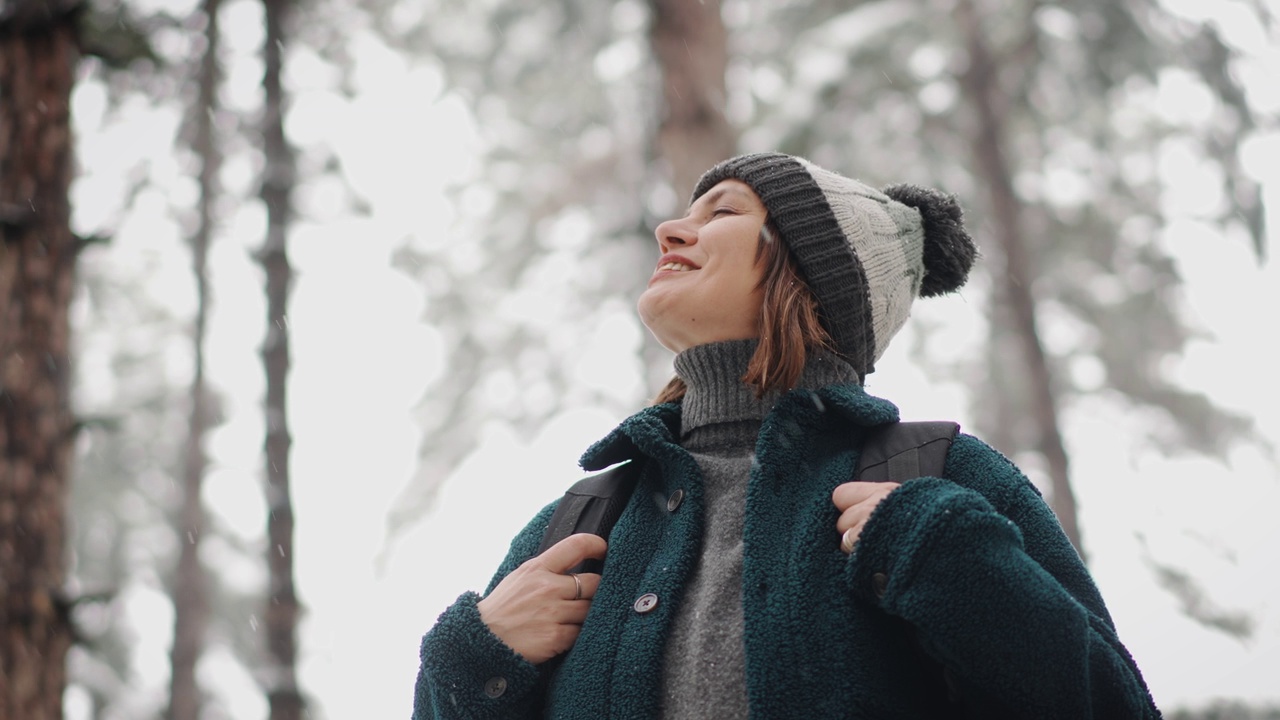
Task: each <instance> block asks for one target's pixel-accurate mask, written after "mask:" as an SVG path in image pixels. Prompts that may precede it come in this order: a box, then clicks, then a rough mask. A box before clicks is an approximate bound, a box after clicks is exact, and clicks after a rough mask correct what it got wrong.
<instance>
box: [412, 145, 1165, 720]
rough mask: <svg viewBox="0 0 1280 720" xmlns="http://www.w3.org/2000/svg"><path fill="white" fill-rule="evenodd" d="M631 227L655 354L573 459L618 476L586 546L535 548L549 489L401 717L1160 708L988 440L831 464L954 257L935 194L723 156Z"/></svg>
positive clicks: (458, 618) (965, 254) (1047, 518)
mask: <svg viewBox="0 0 1280 720" xmlns="http://www.w3.org/2000/svg"><path fill="white" fill-rule="evenodd" d="M656 236H657V241H658V246H659V252H660V254H661V257H660V258H659V260H658V263H657V266H656V270H655V272H654V275H653V277H652V279H651V280H650V282H649V286H648V289H647V290H646V291H645V292H644V293H643V294H642V295H641V297H640V299H639V303H638V308H639V312H640V317H641V318H642V319H643V321H644V323H645V325H646V326H647V327H648V328H649V330H650V331H651V332H653V334H654V335H655V336H656V337H657V338H658V340H659V341H661V342H662V344H663V345H665V346H666V347H667V348H669V349H670V350H672V351H673V352H675V353H677V356H676V361H675V368H676V378H675V379H673V380H672V382H671V383H670V384H669V385H668V386H667V387H666V389H664V390H663V392H662V393H661V394H660V396H659V398H658V402H657V403H656V404H655V405H653V406H651V407H649V408H646V409H644V410H642V411H640V412H639V413H637V414H636V415H633V416H632V417H630V418H628V419H627V420H626V421H624V422H623V423H622V424H621V425H620V426H619V427H618V428H617V429H616V430H614V431H613V432H612V433H611V434H610V435H609V436H607V437H606V438H604V439H603V440H601V441H600V442H598V443H596V444H595V445H594V446H592V447H591V448H590V449H589V450H587V452H586V454H585V455H584V456H583V458H582V465H583V467H584V468H586V469H587V470H598V469H602V468H604V467H607V466H609V465H613V464H616V463H618V462H621V461H624V460H632V461H634V462H638V463H641V467H642V468H643V469H642V473H641V476H640V480H639V485H638V487H637V490H636V491H635V493H634V494H633V496H632V497H631V500H630V503H629V505H628V506H627V509H626V511H625V512H624V514H623V515H622V517H621V518H620V519H619V521H618V523H617V525H616V526H615V528H614V530H613V532H612V534H611V535H610V536H609V542H608V544H607V547H606V543H605V541H604V540H602V539H600V538H598V537H595V536H594V535H572V536H570V537H568V538H567V539H565V540H564V541H562V542H560V543H558V544H556V545H555V546H553V547H552V548H550V549H549V550H548V551H547V552H545V553H543V554H542V555H539V556H537V557H533V554H534V550H535V548H536V547H537V546H538V543H539V541H540V539H541V537H542V534H543V531H544V530H545V529H546V527H547V522H548V518H549V517H550V515H551V512H552V510H553V509H554V503H553V504H552V505H551V506H548V507H547V508H546V509H544V510H543V511H542V512H541V513H539V514H538V516H537V517H535V518H534V519H533V521H532V522H531V523H529V525H528V527H526V528H525V530H524V531H523V532H521V533H520V535H519V536H517V537H516V538H515V540H514V542H513V543H512V545H511V551H510V554H508V556H507V558H506V560H505V561H504V562H503V564H502V566H501V567H500V568H499V569H498V572H497V574H496V575H495V577H494V579H493V582H492V583H491V584H490V587H489V588H488V590H487V592H486V593H485V595H484V597H483V599H482V598H481V597H480V596H479V595H476V594H475V593H467V594H464V595H463V596H462V597H461V598H459V599H458V601H457V602H456V603H455V604H454V605H453V606H452V607H450V608H449V609H448V610H446V611H445V612H444V613H443V614H442V615H441V617H440V619H439V620H438V622H437V624H436V626H435V627H434V628H433V629H432V630H431V631H430V632H428V633H427V635H426V636H425V638H424V639H423V643H422V668H421V671H420V674H419V679H418V683H417V692H416V701H415V712H414V717H415V718H416V719H418V720H425V719H426V718H454V717H458V718H464V717H465V718H534V717H555V718H591V719H593V720H594V719H596V718H654V717H665V718H728V717H733V718H738V717H752V718H789V717H803V718H837V717H838V718H874V719H881V718H937V717H973V718H998V717H1026V718H1064V719H1067V718H1070V719H1071V720H1079V719H1081V718H1126V719H1128V718H1157V717H1159V711H1158V710H1157V709H1156V708H1155V705H1154V704H1153V703H1152V700H1151V697H1150V694H1149V692H1148V691H1147V689H1146V686H1145V684H1144V682H1143V680H1142V677H1141V674H1140V673H1139V671H1138V668H1137V666H1136V665H1135V664H1134V662H1133V660H1132V659H1131V658H1130V656H1129V654H1128V653H1127V652H1126V650H1125V648H1124V647H1123V645H1121V643H1120V641H1119V640H1118V639H1117V637H1116V634H1115V630H1114V628H1113V626H1112V623H1111V619H1110V617H1109V615H1108V613H1107V610H1106V607H1105V606H1104V604H1103V602H1102V598H1101V597H1100V596H1099V594H1098V591H1097V589H1096V587H1095V586H1094V584H1093V582H1092V580H1091V578H1090V577H1089V574H1088V572H1087V571H1086V570H1085V568H1084V566H1083V564H1082V563H1081V561H1080V558H1079V556H1078V555H1077V554H1076V553H1075V551H1074V550H1073V549H1072V547H1071V545H1070V543H1069V542H1068V541H1067V539H1066V537H1065V536H1064V535H1063V533H1062V531H1061V529H1060V527H1059V526H1058V524H1057V522H1056V520H1055V519H1054V516H1053V514H1052V512H1051V511H1050V510H1049V509H1048V507H1047V506H1046V505H1045V504H1044V502H1043V501H1042V500H1041V498H1040V496H1039V494H1038V493H1037V491H1036V490H1035V488H1034V486H1032V485H1031V484H1030V483H1029V482H1028V481H1027V480H1026V478H1025V477H1023V476H1022V475H1021V473H1019V472H1018V470H1017V469H1016V468H1015V467H1014V466H1013V465H1012V464H1011V463H1009V462H1008V461H1007V460H1006V459H1005V458H1004V457H1002V456H1001V455H1000V454H999V453H997V452H996V451H995V450H993V449H991V448H990V447H988V446H987V445H985V444H983V443H982V442H981V441H979V440H977V439H975V438H973V437H970V436H968V435H963V434H962V435H960V436H958V437H957V438H956V440H955V441H954V443H953V444H952V446H951V449H950V451H949V452H948V455H947V461H946V469H945V472H944V473H943V474H944V475H945V476H946V477H945V478H935V477H924V478H918V479H914V480H910V481H908V482H905V483H902V484H900V485H899V484H895V483H865V482H850V479H851V477H852V472H853V469H854V467H855V464H856V461H857V456H858V454H859V450H858V448H859V447H860V445H861V441H862V439H863V437H864V436H865V435H866V433H867V431H868V430H869V429H870V428H873V427H876V426H879V425H883V424H885V423H890V422H893V421H895V420H897V418H898V412H897V408H895V407H894V406H893V405H891V404H890V403H888V402H886V401H884V400H881V399H878V398H874V397H871V396H869V395H867V394H866V393H865V392H864V391H863V390H862V387H861V380H862V379H863V378H864V377H865V376H866V374H867V373H869V372H871V371H872V369H873V366H874V363H875V361H876V360H877V359H879V358H880V356H881V355H882V354H883V352H884V349H885V346H886V345H887V344H888V342H889V339H890V338H891V337H892V336H893V335H894V333H896V332H897V331H898V329H899V328H901V326H902V325H903V323H904V322H905V321H906V319H907V315H908V311H909V309H910V306H911V302H912V300H913V299H914V298H915V297H916V296H917V295H921V296H930V295H937V294H940V293H946V292H951V291H954V290H956V289H958V288H959V287H960V286H961V285H962V284H963V283H964V281H965V279H966V277H967V275H968V272H969V268H970V266H971V265H972V263H973V260H974V257H975V255H976V252H975V250H974V247H973V243H972V241H971V240H970V239H969V237H968V235H967V234H966V233H965V231H964V229H963V227H962V225H961V215H960V209H959V207H958V206H957V205H956V204H955V202H954V200H953V199H952V198H950V197H949V196H945V195H942V194H941V193H937V192H935V191H932V190H925V189H922V188H917V187H912V186H897V187H891V188H887V189H886V190H885V191H884V192H880V191H877V190H874V189H872V188H870V187H868V186H866V185H863V184H862V183H859V182H856V181H854V180H850V179H848V178H845V177H843V176H840V175H838V174H835V173H832V172H829V171H826V170H823V169H821V168H819V167H817V166H815V165H813V164H811V163H809V162H807V161H805V160H803V159H800V158H795V157H791V156H787V155H780V154H776V153H766V154H758V155H747V156H742V157H738V158H733V159H731V160H727V161H725V162H723V163H721V164H719V165H717V166H716V167H714V168H712V169H711V170H710V171H708V172H707V174H706V175H704V176H703V177H702V179H701V180H700V181H699V183H698V185H697V188H696V190H695V191H694V199H693V202H692V203H691V205H690V207H689V210H688V213H687V214H686V215H685V216H684V217H682V218H679V219H675V220H670V221H667V222H664V223H662V224H661V225H659V226H658V228H657V231H656ZM606 550H607V553H606ZM585 558H605V565H604V570H603V574H602V575H596V574H577V575H569V574H566V573H567V571H568V570H569V569H570V568H572V567H574V566H576V565H577V564H578V563H579V562H580V561H582V560H583V559H585ZM553 658H554V659H555V660H554V661H553ZM549 661H550V662H549Z"/></svg>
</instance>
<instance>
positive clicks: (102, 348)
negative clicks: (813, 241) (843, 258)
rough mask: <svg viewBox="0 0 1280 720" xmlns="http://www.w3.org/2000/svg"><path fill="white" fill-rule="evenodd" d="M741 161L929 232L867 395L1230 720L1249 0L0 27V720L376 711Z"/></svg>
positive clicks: (1246, 336) (615, 376) (1251, 285)
mask: <svg viewBox="0 0 1280 720" xmlns="http://www.w3.org/2000/svg"><path fill="white" fill-rule="evenodd" d="M764 150H778V151H782V152H786V153H791V154H795V155H799V156H803V157H806V158H809V159H811V160H813V161H814V162H816V163H818V164H820V165H822V166H824V167H827V168H831V169H833V170H837V171H840V172H842V173H844V174H846V175H849V176H851V177H858V178H861V179H863V180H865V181H867V182H869V183H871V184H873V185H876V186H883V185H887V184H889V183H894V182H913V183H919V184H923V185H929V186H933V187H938V188H943V189H945V190H946V191H948V192H951V193H955V194H956V195H957V196H958V197H959V198H960V201H961V204H962V205H963V206H964V207H965V208H966V212H967V222H968V224H969V226H970V228H971V231H972V233H973V235H974V238H975V240H976V242H977V244H978V246H979V250H980V253H981V259H980V261H979V263H978V265H977V266H976V268H975V270H974V275H973V277H972V279H971V281H970V283H969V285H968V286H967V287H966V288H965V290H964V291H963V292H962V293H960V294H959V295H958V296H954V297H950V298H946V299H938V300H931V301H928V302H921V303H918V304H917V305H916V310H915V312H914V315H913V317H912V319H911V321H910V322H909V324H908V326H907V328H906V329H905V330H904V331H903V333H902V335H901V336H900V337H899V338H898V339H897V341H896V342H895V344H894V345H893V346H891V348H890V350H889V355H888V356H887V357H886V358H885V360H884V362H882V363H881V367H882V368H883V370H878V371H877V372H876V373H875V374H873V375H871V376H870V377H869V378H868V379H867V383H866V384H867V389H868V391H869V392H871V393H872V394H875V395H879V396H883V397H886V398H889V399H891V400H893V401H894V402H895V403H897V404H898V405H899V406H900V407H901V408H902V411H903V415H904V417H907V418H909V419H954V420H956V421H958V422H960V423H961V425H962V426H963V427H964V428H965V429H966V431H968V432H972V433H974V434H976V435H979V436H980V437H982V438H984V439H985V440H987V441H988V442H990V443H991V444H992V445H994V446H995V447H997V448H998V449H1000V450H1001V451H1002V452H1003V453H1004V454H1005V455H1008V456H1009V457H1010V458H1012V459H1014V460H1015V461H1016V462H1017V464H1018V465H1019V466H1020V467H1021V468H1023V469H1024V470H1026V471H1027V472H1028V475H1029V476H1030V477H1031V479H1032V481H1033V482H1034V483H1035V484H1036V485H1037V487H1038V488H1039V489H1040V490H1041V491H1042V492H1043V493H1044V496H1045V497H1046V499H1047V500H1048V501H1049V502H1050V505H1051V506H1052V508H1053V510H1054V512H1055V513H1056V514H1057V516H1058V518H1059V520H1060V521H1061V523H1062V525H1063V527H1064V529H1065V530H1066V531H1067V533H1068V535H1069V537H1070V538H1071V540H1072V542H1073V543H1074V544H1075V545H1076V547H1077V549H1078V550H1079V551H1080V553H1081V556H1082V557H1084V558H1085V559H1086V561H1087V562H1088V564H1089V568H1090V570H1091V572H1093V573H1094V575H1095V578H1096V579H1097V582H1098V584H1099V586H1100V587H1101V590H1102V592H1103V594H1104V595H1105V596H1106V597H1107V599H1108V604H1109V606H1110V608H1111V611H1112V613H1113V615H1114V619H1115V622H1116V626H1117V628H1118V630H1119V633H1120V636H1121V637H1122V638H1123V639H1124V641H1125V643H1126V645H1127V646H1128V648H1129V649H1130V651H1131V652H1132V653H1133V655H1134V657H1135V659H1136V661H1137V663H1138V665H1139V666H1140V667H1142V669H1143V672H1144V674H1145V676H1146V679H1147V681H1148V683H1149V684H1150V686H1151V690H1152V693H1153V695H1154V696H1155V699H1156V702H1157V703H1158V704H1159V705H1160V707H1161V709H1162V710H1163V711H1164V712H1165V714H1166V716H1168V717H1171V718H1178V719H1181V720H1192V719H1204V718H1219V719H1221V720H1228V719H1232V718H1240V719H1245V718H1280V683H1277V682H1276V680H1275V679H1276V678H1277V677H1280V576H1278V574H1277V573H1276V568H1278V567H1280V526H1278V525H1277V524H1276V523H1275V521H1274V514H1275V509H1276V508H1277V507H1280V455H1278V454H1277V447H1276V444H1277V441H1278V440H1280V382H1277V380H1276V375H1275V372H1274V365H1275V360H1274V358H1275V351H1276V348H1277V347H1278V346H1280V345H1278V343H1280V326H1278V325H1277V323H1276V321H1275V318H1274V315H1275V312H1276V309H1277V308H1280V271H1278V270H1277V269H1276V265H1275V262H1274V257H1273V256H1274V254H1275V250H1276V248H1277V246H1278V243H1277V239H1278V236H1280V230H1278V229H1277V223H1276V222H1275V217H1276V213H1277V211H1280V2H1277V0H1215V1H1214V2H1204V1H1203V0H1064V1H1062V2H1045V1H1043V0H850V1H848V2H834V1H832V0H812V1H811V2H790V1H787V0H768V1H763V2H751V1H750V0H610V1H608V2H588V1H587V0H548V1H546V2H536V3H530V2H517V1H515V0H479V1H474V0H473V1H470V2H464V1H463V0H361V1H360V2H357V3H351V2H342V1H340V0H0V451H2V452H0V627H2V628H3V635H0V720H52V719H54V718H64V717H65V718H72V719H76V720H81V719H82V720H90V719H92V720H119V719H133V718H139V719H145V718H166V719H167V720H197V718H201V719H203V720H217V719H219V718H236V719H237V720H242V719H246V718H270V720H295V719H300V718H304V717H306V718H313V719H317V720H319V719H325V718H353V717H408V716H409V714H410V707H411V704H412V699H413V698H412V695H413V680H414V676H415V674H416V672H417V667H418V643H419V641H420V638H421V636H422V634H423V633H424V632H425V631H426V630H427V629H428V628H429V627H430V626H431V625H432V623H433V622H434V620H435V618H436V616H437V615H438V614H439V613H440V612H441V610H443V609H444V607H446V606H447V605H448V604H449V603H451V602H452V601H453V599H454V598H456V597H457V596H458V595H459V594H461V593H462V592H463V591H464V590H468V589H476V590H479V589H483V587H484V585H485V584H486V583H487V581H488V578H489V577H490V574H491V573H492V572H493V570H494V569H495V568H496V567H497V565H498V562H499V561H500V560H501V558H502V557H503V555H504V553H505V551H506V544H507V542H508V541H509V539H510V538H511V537H512V536H513V535H514V534H515V532H516V531H517V530H518V529H519V528H520V527H522V526H523V525H524V524H525V522H527V520H528V519H529V518H530V517H531V516H532V515H533V514H534V513H536V512H537V510H538V509H540V508H541V507H542V506H543V505H545V504H546V503H547V502H550V501H551V500H554V499H555V498H556V497H558V496H559V494H560V493H561V492H563V490H564V488H565V487H567V486H568V485H569V484H570V483H571V482H572V481H573V480H576V479H577V478H578V477H580V476H581V470H580V469H578V467H577V465H576V460H577V458H578V455H579V453H581V451H582V450H583V449H585V448H586V447H587V445H589V444H590V443H591V442H593V441H594V440H596V439H598V438H599V437H601V436H602V435H604V434H605V433H606V432H607V431H608V430H609V429H610V428H612V427H613V426H614V425H615V424H616V423H617V422H618V421H619V420H620V419H622V418H623V417H625V416H626V415H628V414H630V413H631V412H634V411H635V410H636V409H638V408H640V407H642V406H644V405H645V404H647V403H648V402H649V401H650V399H651V398H652V397H653V396H654V395H655V393H656V392H657V391H658V389H659V388H661V386H662V384H663V383H664V382H665V380H666V379H667V378H668V377H670V374H671V356H670V354H669V353H668V352H667V351H666V350H664V349H663V348H662V347H660V346H659V345H658V344H657V343H656V342H654V341H653V340H652V338H651V337H649V336H648V334H647V333H646V332H645V330H644V328H643V327H642V326H641V325H640V324H639V321H638V320H637V319H636V317H635V312H634V303H635V298H636V296H637V295H638V294H639V292H640V291H641V290H642V289H643V287H644V284H645V282H646V281H647V280H648V278H649V275H650V268H651V267H652V264H653V261H654V260H655V259H656V257H657V253H656V251H655V247H654V242H653V228H654V227H655V226H656V225H657V223H658V222H660V221H662V220H664V219H666V218H668V217H672V216H673V215H675V214H677V213H681V212H683V208H684V206H685V204H686V203H687V199H688V197H689V196H690V192H691V189H692V188H693V186H694V183H695V181H696V180H697V178H698V177H699V175H700V174H701V173H702V172H703V171H704V170H706V169H707V168H709V167H711V166H712V165H713V164H715V163H716V162H717V161H719V160H721V159H724V158H727V157H730V156H732V155H734V154H737V153H740V152H749V151H764Z"/></svg>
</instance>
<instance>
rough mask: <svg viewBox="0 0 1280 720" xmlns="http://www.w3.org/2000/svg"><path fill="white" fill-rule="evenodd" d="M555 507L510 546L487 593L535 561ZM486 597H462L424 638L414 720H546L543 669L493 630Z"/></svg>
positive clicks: (534, 520) (517, 537)
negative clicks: (483, 610) (483, 612)
mask: <svg viewBox="0 0 1280 720" xmlns="http://www.w3.org/2000/svg"><path fill="white" fill-rule="evenodd" d="M557 502H559V501H557ZM555 506H556V503H552V504H551V505H548V506H547V507H545V508H543V509H542V511H541V512H539V513H538V514H537V515H536V516H535V517H534V518H533V520H532V521H530V522H529V524H528V525H526V526H525V528H524V529H523V530H521V531H520V534H519V535H517V536H516V538H515V540H513V541H512V542H511V549H510V550H509V551H508V552H507V557H506V559H504V560H503V561H502V565H501V566H499V567H498V571H497V573H495V574H494V576H493V579H492V580H491V581H490V582H489V587H488V588H486V589H485V595H488V594H489V593H490V592H492V591H493V588H494V587H496V586H497V585H498V583H499V582H501V581H502V579H503V578H505V577H506V576H507V575H509V574H510V573H511V572H512V571H513V570H515V569H516V568H517V567H519V566H520V565H521V563H523V562H524V561H526V560H528V559H529V558H531V557H533V554H534V552H536V550H537V548H538V544H539V543H540V542H541V540H542V534H543V532H544V531H545V530H546V528H547V524H548V521H549V520H550V518H551V513H552V511H553V510H554V509H555ZM481 597H482V596H480V595H478V594H476V593H474V592H466V593H463V594H462V596H461V597H459V598H458V600H457V601H456V602H454V604H453V605H450V606H449V608H448V609H446V610H445V611H444V612H443V613H441V615H440V617H439V619H438V620H436V624H435V626H434V627H432V628H431V630H430V631H428V632H427V634H426V635H425V636H424V637H423V638H422V648H421V661H422V664H421V666H420V667H419V669H418V681H417V684H416V686H415V688H414V699H413V720H453V719H455V718H458V719H461V718H467V719H469V720H470V719H476V720H479V719H481V718H512V719H516V718H537V717H541V714H542V698H541V683H540V679H541V678H540V673H539V669H538V667H537V666H535V665H533V664H531V663H529V662H528V661H527V660H525V659H524V658H523V657H521V656H520V655H519V654H518V653H516V652H515V651H514V650H512V649H511V648H509V647H507V645H506V644H505V643H503V642H502V641H501V640H499V639H498V637H497V636H496V635H494V634H493V633H492V632H490V630H489V627H488V626H487V625H485V624H484V621H483V620H481V619H480V610H479V609H478V608H477V606H476V604H477V603H478V602H480V599H481Z"/></svg>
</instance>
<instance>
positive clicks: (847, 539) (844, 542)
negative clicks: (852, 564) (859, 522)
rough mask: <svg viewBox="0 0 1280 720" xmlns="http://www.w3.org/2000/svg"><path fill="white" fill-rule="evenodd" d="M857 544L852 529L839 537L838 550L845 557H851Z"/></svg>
mask: <svg viewBox="0 0 1280 720" xmlns="http://www.w3.org/2000/svg"><path fill="white" fill-rule="evenodd" d="M857 544H858V541H857V540H855V539H854V537H853V528H849V529H848V530H845V531H844V534H843V535H841V536H840V549H841V550H843V551H844V553H845V555H852V554H853V548H854V546H856V545H857Z"/></svg>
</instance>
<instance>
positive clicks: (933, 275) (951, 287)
mask: <svg viewBox="0 0 1280 720" xmlns="http://www.w3.org/2000/svg"><path fill="white" fill-rule="evenodd" d="M884 194H885V195H888V196H889V197H891V198H893V199H894V200H897V201H898V202H900V203H902V204H903V205H907V206H909V207H913V208H915V209H916V210H919V211H920V219H921V224H922V225H923V226H924V253H923V255H924V257H923V259H924V270H925V275H924V280H923V281H922V282H921V283H920V296H921V297H933V296H935V295H942V294H944V293H949V292H953V291H955V290H958V289H960V287H961V286H962V285H964V283H965V281H966V280H967V279H968V278H969V270H970V268H972V267H973V262H974V260H976V259H977V257H978V248H977V247H976V246H974V244H973V238H971V237H969V233H968V232H966V231H965V229H964V211H963V210H961V209H960V204H959V203H958V202H956V197H955V195H950V194H948V193H944V192H941V191H939V190H934V189H932V188H926V187H920V186H919V185H910V184H900V185H890V186H889V187H887V188H885V189H884Z"/></svg>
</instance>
